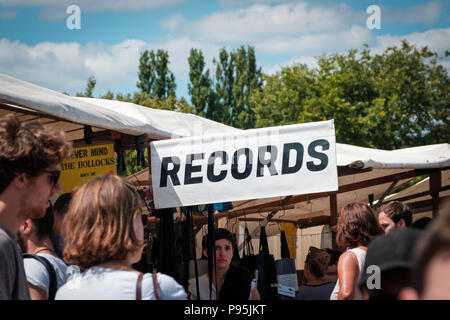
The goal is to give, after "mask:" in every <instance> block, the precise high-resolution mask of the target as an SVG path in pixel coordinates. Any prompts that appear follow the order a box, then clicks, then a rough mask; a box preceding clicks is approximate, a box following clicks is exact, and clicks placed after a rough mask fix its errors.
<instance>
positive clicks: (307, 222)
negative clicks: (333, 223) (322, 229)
mask: <svg viewBox="0 0 450 320" xmlns="http://www.w3.org/2000/svg"><path fill="white" fill-rule="evenodd" d="M324 224H330V217H329V216H318V217H313V218H306V219H299V220H297V227H298V228H299V229H305V228H309V227H315V226H321V225H324Z"/></svg>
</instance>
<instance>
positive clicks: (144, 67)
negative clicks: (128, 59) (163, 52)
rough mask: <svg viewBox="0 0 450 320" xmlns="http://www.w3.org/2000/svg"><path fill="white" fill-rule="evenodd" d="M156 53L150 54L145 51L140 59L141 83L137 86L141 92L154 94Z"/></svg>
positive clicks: (139, 73) (139, 75)
mask: <svg viewBox="0 0 450 320" xmlns="http://www.w3.org/2000/svg"><path fill="white" fill-rule="evenodd" d="M154 67H155V53H154V52H153V50H152V51H151V52H149V51H148V50H145V51H144V52H143V53H142V54H141V57H140V58H139V72H138V77H139V81H138V82H137V83H136V86H137V87H138V88H139V89H141V92H147V93H153V91H154V82H155V79H156V75H155V69H154Z"/></svg>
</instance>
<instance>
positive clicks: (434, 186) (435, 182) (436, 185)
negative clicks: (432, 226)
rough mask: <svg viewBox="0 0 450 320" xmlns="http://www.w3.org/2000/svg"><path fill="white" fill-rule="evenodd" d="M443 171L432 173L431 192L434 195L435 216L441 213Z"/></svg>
mask: <svg viewBox="0 0 450 320" xmlns="http://www.w3.org/2000/svg"><path fill="white" fill-rule="evenodd" d="M441 180H442V178H441V171H437V172H432V173H430V192H431V197H432V199H433V200H432V208H433V218H436V217H437V215H438V213H439V190H440V189H441Z"/></svg>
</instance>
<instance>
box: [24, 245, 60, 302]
mask: <svg viewBox="0 0 450 320" xmlns="http://www.w3.org/2000/svg"><path fill="white" fill-rule="evenodd" d="M22 256H23V258H24V259H27V258H31V259H36V260H37V261H39V262H40V263H42V264H43V265H44V267H45V269H47V272H48V275H49V277H50V283H49V287H48V300H55V295H56V289H57V287H56V286H57V279H56V271H55V269H54V268H53V266H52V264H51V263H50V262H49V261H48V260H47V259H46V258H44V257H42V256H38V255H36V254H29V253H23V254H22Z"/></svg>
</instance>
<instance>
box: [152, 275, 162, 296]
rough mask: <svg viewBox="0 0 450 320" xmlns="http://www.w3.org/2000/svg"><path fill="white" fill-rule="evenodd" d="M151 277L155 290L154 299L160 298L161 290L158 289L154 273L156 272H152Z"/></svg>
mask: <svg viewBox="0 0 450 320" xmlns="http://www.w3.org/2000/svg"><path fill="white" fill-rule="evenodd" d="M152 279H153V290H154V291H155V296H156V300H161V291H160V289H159V284H158V276H157V275H156V272H153V273H152Z"/></svg>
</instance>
